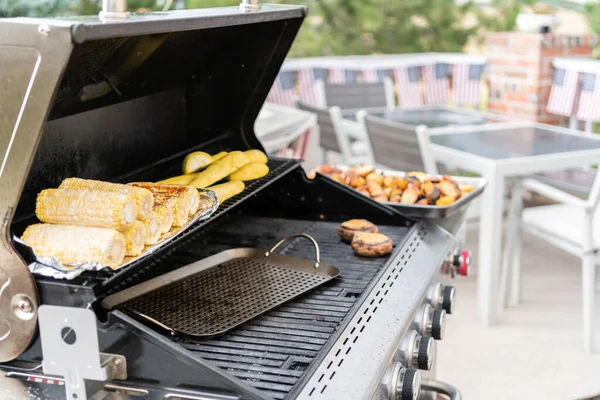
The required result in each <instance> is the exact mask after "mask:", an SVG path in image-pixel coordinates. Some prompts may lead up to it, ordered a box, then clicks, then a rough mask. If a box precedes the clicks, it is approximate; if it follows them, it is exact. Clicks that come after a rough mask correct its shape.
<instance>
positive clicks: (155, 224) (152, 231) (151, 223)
mask: <svg viewBox="0 0 600 400" xmlns="http://www.w3.org/2000/svg"><path fill="white" fill-rule="evenodd" d="M170 221H171V222H170V223H169V226H168V228H167V229H166V230H165V232H168V231H169V229H171V225H172V224H173V217H171V219H170ZM144 225H145V226H146V240H145V241H144V243H145V244H146V245H148V246H150V245H153V244H156V243H157V242H158V240H159V239H160V235H161V234H162V230H161V228H162V226H161V220H160V218H159V217H158V214H157V213H155V212H154V211H151V212H150V214H148V218H146V220H145V221H144Z"/></svg>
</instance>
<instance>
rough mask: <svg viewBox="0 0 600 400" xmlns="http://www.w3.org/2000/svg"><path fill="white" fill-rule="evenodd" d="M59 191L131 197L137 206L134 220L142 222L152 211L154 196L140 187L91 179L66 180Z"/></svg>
mask: <svg viewBox="0 0 600 400" xmlns="http://www.w3.org/2000/svg"><path fill="white" fill-rule="evenodd" d="M59 189H79V190H99V191H102V192H114V193H121V194H125V195H127V196H131V197H133V198H134V199H135V201H136V204H137V210H136V218H137V219H139V220H140V221H143V220H145V219H146V217H147V216H148V213H149V212H150V211H152V207H153V205H154V196H153V195H152V192H150V191H149V190H147V189H144V188H141V187H131V186H129V185H122V184H119V183H110V182H102V181H94V180H91V179H80V178H67V179H65V180H64V181H62V183H61V184H60V186H59Z"/></svg>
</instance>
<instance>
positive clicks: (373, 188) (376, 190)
mask: <svg viewBox="0 0 600 400" xmlns="http://www.w3.org/2000/svg"><path fill="white" fill-rule="evenodd" d="M367 189H368V190H369V193H370V194H371V197H377V196H383V188H382V187H381V185H380V184H378V183H376V182H368V181H367Z"/></svg>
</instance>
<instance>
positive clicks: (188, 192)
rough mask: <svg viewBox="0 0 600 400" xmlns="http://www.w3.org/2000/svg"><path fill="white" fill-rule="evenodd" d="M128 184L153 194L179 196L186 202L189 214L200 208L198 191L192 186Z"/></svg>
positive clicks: (146, 183)
mask: <svg viewBox="0 0 600 400" xmlns="http://www.w3.org/2000/svg"><path fill="white" fill-rule="evenodd" d="M130 185H132V186H136V187H139V188H144V189H147V190H150V191H151V192H152V193H153V194H154V195H159V194H165V195H168V196H174V197H181V198H182V200H183V201H185V202H186V203H187V207H188V209H189V214H190V215H194V214H196V211H198V208H200V193H199V192H198V189H196V188H195V187H193V186H184V185H165V184H161V183H153V182H133V183H130Z"/></svg>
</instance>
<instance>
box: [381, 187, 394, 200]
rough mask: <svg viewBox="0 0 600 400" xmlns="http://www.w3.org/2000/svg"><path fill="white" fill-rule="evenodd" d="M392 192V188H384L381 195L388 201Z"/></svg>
mask: <svg viewBox="0 0 600 400" xmlns="http://www.w3.org/2000/svg"><path fill="white" fill-rule="evenodd" d="M393 191H394V188H392V187H385V188H383V195H384V196H385V197H387V198H388V199H389V198H390V196H391V195H392V192H393Z"/></svg>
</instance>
